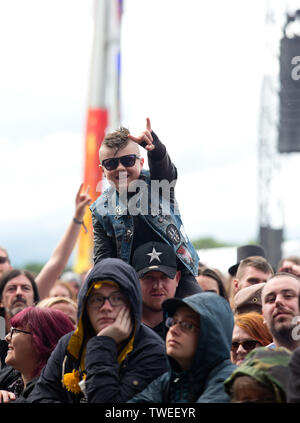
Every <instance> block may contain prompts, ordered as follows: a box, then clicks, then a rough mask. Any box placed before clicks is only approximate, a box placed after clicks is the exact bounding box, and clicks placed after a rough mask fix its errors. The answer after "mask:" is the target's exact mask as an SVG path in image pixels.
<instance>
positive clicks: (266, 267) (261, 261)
mask: <svg viewBox="0 0 300 423" xmlns="http://www.w3.org/2000/svg"><path fill="white" fill-rule="evenodd" d="M246 267H254V269H257V270H261V271H262V272H264V273H271V275H274V270H273V268H272V266H271V265H270V263H269V262H268V261H267V260H266V259H265V258H264V257H261V256H252V257H247V258H245V259H244V260H242V261H241V262H240V264H239V267H238V270H237V274H236V278H237V279H240V278H241V276H242V275H243V274H244V271H245V269H246Z"/></svg>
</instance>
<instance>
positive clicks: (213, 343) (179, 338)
mask: <svg viewBox="0 0 300 423" xmlns="http://www.w3.org/2000/svg"><path fill="white" fill-rule="evenodd" d="M163 310H164V319H165V324H166V326H167V327H168V328H169V330H168V333H167V336H166V352H167V357H168V371H167V372H166V373H164V374H163V375H161V376H160V377H159V378H157V379H156V380H154V381H153V382H152V383H151V384H150V385H149V386H148V387H147V388H146V389H144V390H143V391H142V392H141V393H139V394H137V395H136V396H135V397H133V398H132V399H131V400H130V401H128V402H130V403H149V402H152V403H183V402H190V403H192V402H199V403H221V402H229V396H228V395H227V394H226V392H225V390H224V381H225V379H227V378H228V377H229V376H230V375H231V374H232V372H233V371H234V370H235V369H236V366H235V365H234V364H232V363H231V361H230V346H231V337H232V329H233V315H232V311H231V309H230V306H229V303H228V301H226V300H225V299H224V298H223V297H221V296H219V295H216V294H215V293H212V292H203V293H200V294H195V295H192V296H190V297H186V298H184V299H180V298H170V299H168V300H166V301H164V303H163Z"/></svg>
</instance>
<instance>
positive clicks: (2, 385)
mask: <svg viewBox="0 0 300 423" xmlns="http://www.w3.org/2000/svg"><path fill="white" fill-rule="evenodd" d="M21 379H22V378H21V373H20V372H19V371H18V370H16V369H14V368H13V367H12V366H5V367H4V368H3V369H1V371H0V390H4V391H9V392H14V394H15V395H16V399H15V400H13V401H10V402H11V403H12V404H14V403H20V402H21V403H23V402H27V401H26V400H27V397H28V396H29V395H30V393H31V392H32V390H33V388H34V386H35V384H36V382H37V379H38V378H33V379H32V380H31V381H30V382H29V383H28V384H27V385H26V387H25V389H24V386H23V383H22V380H21ZM18 381H20V382H21V383H20V385H19V386H20V389H17V385H16V384H17V383H18Z"/></svg>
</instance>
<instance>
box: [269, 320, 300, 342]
mask: <svg viewBox="0 0 300 423" xmlns="http://www.w3.org/2000/svg"><path fill="white" fill-rule="evenodd" d="M295 326H296V325H295V324H292V323H291V322H290V321H288V322H282V323H281V324H278V323H277V324H276V325H274V324H273V325H272V326H271V327H270V329H271V333H272V335H273V338H274V339H276V340H277V341H278V342H279V343H280V344H282V345H286V346H288V345H290V344H293V343H294V341H293V338H292V331H293V329H294V327H295Z"/></svg>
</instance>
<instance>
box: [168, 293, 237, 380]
mask: <svg viewBox="0 0 300 423" xmlns="http://www.w3.org/2000/svg"><path fill="white" fill-rule="evenodd" d="M179 306H189V307H190V308H191V309H192V310H194V311H195V312H196V313H198V314H199V316H200V332H199V340H198V346H197V350H196V353H195V356H194V361H193V364H192V367H191V369H190V370H189V371H190V372H191V373H192V374H195V375H196V374H197V375H202V377H203V378H204V379H205V378H206V375H207V374H208V373H210V371H211V370H212V369H213V368H215V367H216V366H217V365H218V364H220V363H222V362H223V361H224V360H227V359H230V348H231V342H232V331H233V326H234V320H233V314H232V311H231V308H230V306H229V303H228V301H227V300H225V299H224V298H223V297H221V296H220V295H217V294H215V293H212V292H201V293H199V294H195V295H191V296H190V297H186V298H184V299H179V298H171V299H168V300H166V301H165V302H164V303H163V309H164V319H166V318H167V317H168V316H172V315H173V314H174V312H175V310H176V309H177V308H178V307H179ZM169 363H170V365H171V368H172V369H173V370H175V367H174V360H172V359H169Z"/></svg>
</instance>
